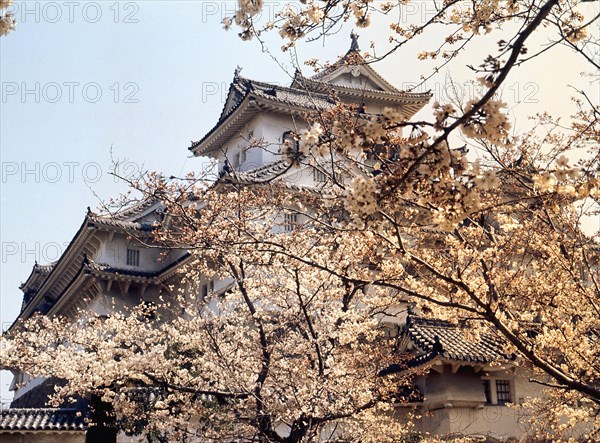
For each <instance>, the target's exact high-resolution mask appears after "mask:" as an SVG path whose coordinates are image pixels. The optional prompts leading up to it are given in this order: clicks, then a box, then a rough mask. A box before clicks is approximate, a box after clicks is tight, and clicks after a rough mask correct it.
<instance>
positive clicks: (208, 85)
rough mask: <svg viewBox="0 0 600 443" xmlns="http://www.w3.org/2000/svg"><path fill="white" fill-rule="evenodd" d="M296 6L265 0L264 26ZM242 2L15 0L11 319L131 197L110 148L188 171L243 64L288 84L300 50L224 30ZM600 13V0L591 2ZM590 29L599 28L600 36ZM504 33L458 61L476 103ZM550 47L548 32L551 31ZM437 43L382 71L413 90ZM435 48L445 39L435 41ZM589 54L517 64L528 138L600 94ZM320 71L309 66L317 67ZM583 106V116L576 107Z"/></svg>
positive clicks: (312, 51)
mask: <svg viewBox="0 0 600 443" xmlns="http://www.w3.org/2000/svg"><path fill="white" fill-rule="evenodd" d="M284 3H285V2H269V1H266V12H265V14H264V17H263V18H265V19H269V18H270V17H271V16H272V14H273V11H274V10H276V9H279V8H280V7H281V5H282V4H284ZM234 7H235V2H233V1H216V2H212V1H153V0H145V1H114V0H110V1H64V2H63V1H57V2H48V1H18V0H17V1H15V5H14V7H13V8H12V9H13V11H14V12H15V16H16V18H17V21H18V22H19V25H18V28H17V30H16V31H14V32H12V33H11V34H9V35H8V36H6V37H2V38H0V86H1V93H2V96H1V101H0V166H1V179H0V245H1V248H2V250H1V254H2V255H1V262H0V267H1V268H0V277H1V279H0V321H1V322H2V325H3V329H5V328H6V327H8V326H9V325H10V324H11V323H12V321H13V320H14V319H15V318H16V316H17V315H18V313H19V308H20V305H21V297H22V293H21V291H20V290H19V289H18V286H19V285H20V284H21V282H23V281H25V279H26V278H27V276H28V275H29V272H30V270H31V267H32V266H33V264H34V262H35V261H36V260H37V261H38V262H40V263H48V262H52V261H54V260H56V259H58V257H59V256H60V253H62V251H63V250H64V248H65V247H66V245H67V244H68V242H69V241H70V240H71V239H72V238H73V235H74V234H75V232H76V231H77V229H78V228H79V226H80V225H81V223H82V221H83V218H84V216H85V212H86V207H87V206H91V207H92V208H96V207H97V206H98V204H99V199H98V198H99V197H101V198H104V199H107V198H108V197H110V196H114V195H117V194H118V193H119V192H121V191H123V190H125V187H124V185H122V184H119V183H116V182H115V179H114V178H113V177H111V176H109V175H108V171H109V166H110V160H111V148H112V153H113V156H114V157H115V158H118V159H120V160H126V161H125V163H124V166H123V170H122V171H121V172H123V173H125V174H127V173H130V172H134V171H139V170H140V169H150V170H159V171H162V172H164V173H165V175H176V176H181V175H182V174H184V173H185V172H187V171H189V170H198V169H199V168H201V167H202V164H203V163H202V161H201V160H199V159H190V158H188V157H189V153H188V151H187V147H188V146H189V145H190V140H198V139H200V138H201V137H202V136H203V135H204V134H205V133H206V132H207V131H208V130H209V129H210V128H212V127H213V126H214V124H215V123H216V121H217V118H218V115H219V113H220V111H221V107H222V105H223V100H224V98H225V95H226V93H227V89H228V87H229V83H230V82H231V79H232V78H233V72H234V69H235V68H236V66H237V65H239V66H241V67H243V71H242V75H243V76H246V77H249V78H253V79H257V80H262V81H270V82H274V83H279V84H288V83H289V80H290V79H289V75H288V74H287V73H286V72H285V71H284V70H283V69H282V67H281V65H283V67H285V68H287V69H288V73H290V74H292V73H293V67H292V65H291V54H290V53H282V52H281V51H280V50H279V46H280V43H279V41H278V39H277V37H276V36H275V35H273V36H272V37H269V38H268V39H267V43H268V47H269V49H270V50H271V52H272V54H271V55H273V56H275V57H276V58H277V59H278V60H279V63H276V62H275V61H274V60H273V58H272V56H271V55H270V54H268V53H265V52H262V51H261V47H260V45H259V44H258V42H257V41H252V42H242V41H240V40H239V38H238V37H237V35H236V32H234V31H229V32H225V31H224V30H223V29H222V27H221V24H220V21H221V18H222V17H223V16H224V15H226V14H227V15H231V14H232V13H233V12H234ZM589 8H590V9H595V10H597V9H598V3H597V2H596V4H592V5H589ZM430 9H431V3H430V2H427V1H420V2H417V3H415V4H414V5H411V6H409V9H407V10H406V11H405V14H404V16H403V18H402V20H403V21H408V20H416V19H419V18H423V17H425V18H427V17H428V16H429V15H430V14H431V10H430ZM351 28H352V27H351V25H349V26H347V27H345V28H344V29H343V30H342V31H340V32H339V34H338V35H335V36H333V37H331V38H328V39H327V41H326V42H325V44H324V45H323V44H322V43H320V42H314V43H304V44H301V45H299V46H298V49H297V57H298V59H299V60H300V61H301V62H302V61H304V60H306V59H309V58H313V57H318V58H320V59H322V60H335V59H336V58H337V56H340V55H343V54H344V53H345V52H346V51H347V50H348V48H349V44H350V40H349V37H348V35H349V32H350V30H351ZM592 32H598V29H596V30H595V31H592ZM358 34H360V36H361V37H360V40H359V43H360V44H361V48H362V49H368V46H369V42H370V41H371V40H377V41H379V40H381V39H382V38H383V39H385V38H386V37H387V35H388V32H387V30H386V28H385V27H384V26H383V25H381V24H380V22H379V21H376V26H373V27H372V28H371V29H368V30H360V31H358ZM500 35H501V33H500V32H497V33H495V34H494V35H493V36H491V37H489V38H487V39H484V40H482V43H481V44H479V45H478V51H477V52H476V53H475V54H473V53H470V54H469V57H468V58H466V57H465V58H464V59H463V60H458V63H457V64H456V65H455V66H454V67H453V68H452V70H451V73H452V75H454V76H455V77H457V79H458V80H457V81H458V85H459V87H460V88H461V91H462V92H464V94H466V95H467V96H470V95H473V94H476V92H477V90H476V89H474V88H473V86H472V85H470V84H468V83H467V82H466V81H465V79H467V78H469V77H468V70H467V68H466V67H465V65H466V64H473V65H478V64H479V63H481V61H482V59H483V57H485V55H487V54H488V53H493V52H494V51H495V46H494V43H495V42H496V41H497V40H499V39H500V38H501V37H500ZM538 38H539V40H540V41H543V40H544V39H545V37H544V36H543V35H542V34H540V35H539V37H538ZM428 42H429V43H431V41H429V40H427V39H425V38H423V39H421V40H418V41H416V42H414V43H412V44H411V45H408V46H407V47H406V48H405V49H403V50H400V51H398V52H397V53H395V54H393V55H392V56H391V57H389V58H388V59H386V60H385V61H383V62H382V63H380V64H378V65H375V69H377V70H378V71H379V72H380V73H381V74H382V75H383V76H384V77H385V78H386V79H387V80H389V81H390V82H391V83H393V84H394V85H395V86H397V87H399V88H404V87H406V86H408V85H411V84H414V83H415V82H417V81H418V80H419V77H420V75H422V74H428V73H429V69H431V66H433V65H432V64H431V63H429V62H418V61H416V57H415V55H416V53H418V52H419V51H420V50H423V49H433V47H431V48H429V47H427V44H429V43H428ZM432 46H433V45H432ZM584 69H585V64H584V63H583V62H582V59H580V58H577V57H575V56H572V55H569V54H568V53H566V52H565V51H558V53H552V54H549V55H544V56H541V57H539V58H538V59H536V60H535V61H534V62H533V63H531V64H529V65H527V66H525V67H523V68H519V69H518V70H517V71H515V72H514V74H513V75H512V76H511V77H510V78H509V81H508V82H507V83H506V85H505V87H504V99H505V101H507V102H509V104H510V106H511V110H512V112H513V114H512V115H513V116H514V121H513V122H514V124H515V127H516V129H517V130H522V129H523V128H526V127H527V123H526V120H525V116H527V115H529V114H532V113H534V112H536V111H538V110H540V109H549V110H551V111H553V112H556V113H561V114H564V115H567V114H568V112H569V107H570V106H571V104H570V100H569V97H570V95H571V91H568V90H567V89H566V88H565V87H564V85H565V84H572V85H575V86H577V87H579V88H586V89H588V90H590V91H592V93H593V94H595V97H596V99H597V101H600V100H598V89H597V85H596V87H593V86H590V85H589V84H588V83H587V80H585V79H583V78H582V77H580V76H579V73H580V72H581V71H582V70H584ZM307 73H308V71H307ZM445 73H446V71H442V74H440V75H439V76H438V77H437V78H436V79H434V80H433V81H430V82H428V84H427V86H426V87H425V88H422V89H421V90H426V89H431V90H432V91H433V93H434V95H435V98H436V99H440V101H443V100H444V98H445V97H446V95H447V94H446V89H445V88H446V85H445ZM570 109H572V108H570ZM9 383H10V376H9V375H7V374H6V373H4V372H3V373H2V374H1V375H0V388H1V394H0V395H1V399H2V401H3V402H6V401H10V397H11V396H10V394H9V393H8V391H7V386H8V384H9Z"/></svg>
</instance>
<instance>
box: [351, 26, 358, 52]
mask: <svg viewBox="0 0 600 443" xmlns="http://www.w3.org/2000/svg"><path fill="white" fill-rule="evenodd" d="M358 37H360V35H358V34H355V33H354V30H352V32H351V33H350V39H351V40H352V44H351V45H350V51H356V52H358V51H360V48H359V47H358Z"/></svg>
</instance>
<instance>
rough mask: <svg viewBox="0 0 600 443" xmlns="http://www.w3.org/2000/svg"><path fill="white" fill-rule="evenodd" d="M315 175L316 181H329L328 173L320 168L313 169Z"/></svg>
mask: <svg viewBox="0 0 600 443" xmlns="http://www.w3.org/2000/svg"><path fill="white" fill-rule="evenodd" d="M313 177H314V179H315V183H325V182H326V181H327V175H326V174H325V173H324V172H323V171H321V170H320V169H315V170H314V171H313Z"/></svg>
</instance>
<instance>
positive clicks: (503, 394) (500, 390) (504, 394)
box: [496, 380, 511, 405]
mask: <svg viewBox="0 0 600 443" xmlns="http://www.w3.org/2000/svg"><path fill="white" fill-rule="evenodd" d="M496 398H497V399H498V404H499V405H504V404H506V403H510V402H511V396H510V381H509V380H496Z"/></svg>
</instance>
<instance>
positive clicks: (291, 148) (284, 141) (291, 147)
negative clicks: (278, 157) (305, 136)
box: [280, 131, 298, 153]
mask: <svg viewBox="0 0 600 443" xmlns="http://www.w3.org/2000/svg"><path fill="white" fill-rule="evenodd" d="M280 152H281V153H286V152H293V153H295V152H298V140H296V137H295V136H294V133H293V132H292V131H286V132H284V133H283V135H282V136H281V149H280Z"/></svg>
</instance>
